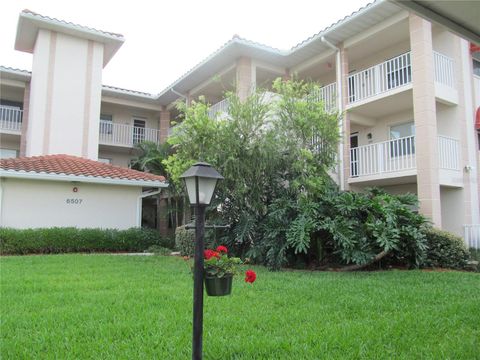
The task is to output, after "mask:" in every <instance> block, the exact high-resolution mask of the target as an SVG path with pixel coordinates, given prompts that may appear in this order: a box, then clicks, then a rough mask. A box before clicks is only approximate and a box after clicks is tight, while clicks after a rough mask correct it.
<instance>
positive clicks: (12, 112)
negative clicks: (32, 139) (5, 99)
mask: <svg viewBox="0 0 480 360" xmlns="http://www.w3.org/2000/svg"><path fill="white" fill-rule="evenodd" d="M22 118H23V110H20V109H19V108H17V107H13V106H6V105H0V132H2V133H5V134H13V135H20V134H21V132H22Z"/></svg>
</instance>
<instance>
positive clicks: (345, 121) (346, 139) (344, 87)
mask: <svg viewBox="0 0 480 360" xmlns="http://www.w3.org/2000/svg"><path fill="white" fill-rule="evenodd" d="M339 59H340V66H339V67H338V71H337V81H338V82H340V86H339V87H338V89H341V91H340V94H339V95H340V96H339V99H338V104H339V109H340V111H341V116H342V120H341V125H342V127H341V130H342V134H341V137H340V148H341V149H342V151H343V153H341V154H340V157H342V159H341V161H340V164H339V166H340V174H339V175H340V188H342V185H343V188H342V189H343V190H349V189H350V185H349V184H348V179H349V177H350V119H349V115H348V112H347V111H346V108H347V104H348V71H349V70H348V52H347V49H346V48H345V47H344V45H343V44H342V46H341V47H340V56H339Z"/></svg>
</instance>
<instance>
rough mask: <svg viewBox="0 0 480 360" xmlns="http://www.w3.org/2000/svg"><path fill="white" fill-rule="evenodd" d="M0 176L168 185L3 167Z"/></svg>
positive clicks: (99, 182) (147, 185) (146, 181)
mask: <svg viewBox="0 0 480 360" xmlns="http://www.w3.org/2000/svg"><path fill="white" fill-rule="evenodd" d="M0 177H1V178H14V179H31V180H47V181H63V182H80V183H94V184H105V185H124V186H136V187H153V188H166V187H168V183H167V182H162V181H150V180H129V179H119V178H102V177H95V176H82V175H69V174H52V173H43V172H42V173H38V172H27V171H16V170H3V169H0Z"/></svg>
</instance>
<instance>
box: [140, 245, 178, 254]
mask: <svg viewBox="0 0 480 360" xmlns="http://www.w3.org/2000/svg"><path fill="white" fill-rule="evenodd" d="M145 252H148V253H153V254H154V255H170V254H171V253H172V249H168V248H165V247H163V246H159V245H152V246H150V247H149V248H148V249H147V250H145Z"/></svg>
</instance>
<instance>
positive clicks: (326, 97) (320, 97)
mask: <svg viewBox="0 0 480 360" xmlns="http://www.w3.org/2000/svg"><path fill="white" fill-rule="evenodd" d="M314 95H315V100H317V101H323V104H324V106H325V111H326V112H329V113H330V112H334V111H336V110H337V83H336V82H334V83H331V84H328V85H325V86H323V87H321V88H320V89H319V90H318V91H317V92H316V93H315V94H314Z"/></svg>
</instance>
